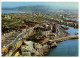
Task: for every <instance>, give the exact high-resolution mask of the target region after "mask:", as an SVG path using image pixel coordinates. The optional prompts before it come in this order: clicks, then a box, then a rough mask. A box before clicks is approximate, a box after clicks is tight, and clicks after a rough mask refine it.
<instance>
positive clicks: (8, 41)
mask: <svg viewBox="0 0 80 58" xmlns="http://www.w3.org/2000/svg"><path fill="white" fill-rule="evenodd" d="M67 17H68V16H67ZM69 17H70V16H69ZM76 17H77V16H74V17H72V16H71V18H76ZM69 27H74V28H78V21H77V20H75V21H72V20H67V19H66V17H65V16H64V15H62V14H60V15H58V16H54V15H53V16H51V15H47V14H46V15H44V14H43V13H10V14H2V34H1V35H2V39H1V40H2V45H1V48H2V49H1V50H2V51H1V53H2V56H44V55H46V54H47V53H48V51H49V50H50V48H53V47H56V46H57V45H58V42H62V41H65V40H69V39H74V38H75V39H77V38H78V33H75V35H73V36H69V34H68V32H67V31H66V30H68V29H69Z"/></svg>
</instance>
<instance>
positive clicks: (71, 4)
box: [2, 2, 78, 9]
mask: <svg viewBox="0 0 80 58" xmlns="http://www.w3.org/2000/svg"><path fill="white" fill-rule="evenodd" d="M37 5H44V6H53V7H55V8H60V9H78V2H2V8H14V7H20V6H37Z"/></svg>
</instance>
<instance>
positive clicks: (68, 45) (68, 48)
mask: <svg viewBox="0 0 80 58" xmlns="http://www.w3.org/2000/svg"><path fill="white" fill-rule="evenodd" d="M67 31H68V33H69V34H70V35H75V33H78V29H75V28H73V27H69V29H68V30H67ZM46 56H78V39H72V40H67V41H63V42H60V43H58V46H57V47H55V48H52V49H51V50H50V51H49V53H48V54H47V55H46Z"/></svg>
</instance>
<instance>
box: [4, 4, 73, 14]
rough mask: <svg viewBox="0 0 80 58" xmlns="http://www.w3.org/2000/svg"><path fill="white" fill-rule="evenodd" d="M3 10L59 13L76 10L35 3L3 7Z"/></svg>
mask: <svg viewBox="0 0 80 58" xmlns="http://www.w3.org/2000/svg"><path fill="white" fill-rule="evenodd" d="M2 10H16V11H21V12H42V13H46V14H56V13H57V14H59V13H65V12H66V11H70V12H72V11H74V9H73V10H72V9H65V8H62V7H59V6H44V5H35V6H20V7H15V8H2Z"/></svg>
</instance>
